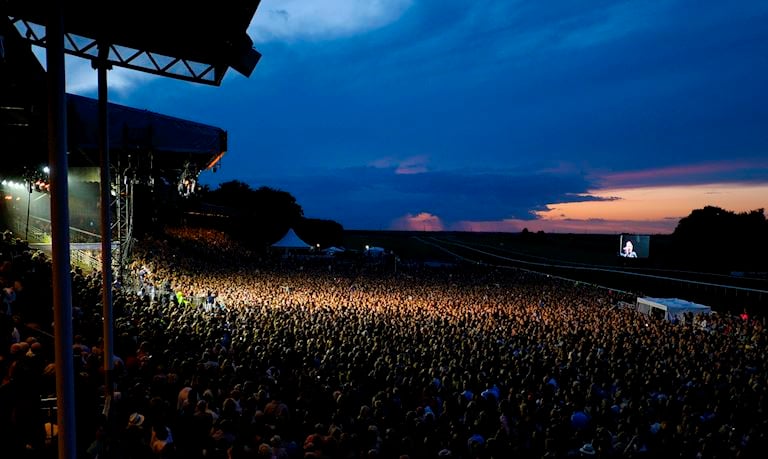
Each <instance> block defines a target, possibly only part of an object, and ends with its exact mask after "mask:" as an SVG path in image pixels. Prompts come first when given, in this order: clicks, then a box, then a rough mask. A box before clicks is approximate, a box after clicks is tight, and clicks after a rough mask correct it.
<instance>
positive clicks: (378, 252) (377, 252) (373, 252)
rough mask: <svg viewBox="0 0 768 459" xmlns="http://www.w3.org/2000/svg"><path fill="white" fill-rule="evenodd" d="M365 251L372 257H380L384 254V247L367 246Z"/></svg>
mask: <svg viewBox="0 0 768 459" xmlns="http://www.w3.org/2000/svg"><path fill="white" fill-rule="evenodd" d="M365 253H366V255H368V256H371V257H380V256H383V255H384V249H383V248H382V247H375V246H370V247H368V246H366V247H365Z"/></svg>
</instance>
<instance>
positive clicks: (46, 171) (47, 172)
mask: <svg viewBox="0 0 768 459" xmlns="http://www.w3.org/2000/svg"><path fill="white" fill-rule="evenodd" d="M43 172H45V173H46V174H50V173H51V169H50V168H49V167H48V166H45V167H43Z"/></svg>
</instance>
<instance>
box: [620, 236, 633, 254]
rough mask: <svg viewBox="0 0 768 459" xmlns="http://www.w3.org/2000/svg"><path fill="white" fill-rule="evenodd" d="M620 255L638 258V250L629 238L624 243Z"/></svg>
mask: <svg viewBox="0 0 768 459" xmlns="http://www.w3.org/2000/svg"><path fill="white" fill-rule="evenodd" d="M620 255H621V256H622V257H626V258H637V252H635V245H634V244H632V241H630V240H629V239H627V242H625V243H624V248H623V249H621V254H620Z"/></svg>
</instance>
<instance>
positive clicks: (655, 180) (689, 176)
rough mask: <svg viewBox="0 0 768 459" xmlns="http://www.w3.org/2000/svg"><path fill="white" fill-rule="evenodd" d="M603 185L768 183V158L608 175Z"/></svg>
mask: <svg viewBox="0 0 768 459" xmlns="http://www.w3.org/2000/svg"><path fill="white" fill-rule="evenodd" d="M597 181H598V182H599V183H600V187H601V188H637V187H655V186H661V185H679V184H691V185H693V184H706V183H725V182H730V183H768V161H765V160H727V161H712V162H703V163H698V164H695V163H694V164H683V165H674V166H667V167H658V168H650V169H639V170H634V171H623V172H615V173H609V174H604V175H602V177H600V178H599V179H598V180H597Z"/></svg>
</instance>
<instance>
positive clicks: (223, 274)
mask: <svg viewBox="0 0 768 459" xmlns="http://www.w3.org/2000/svg"><path fill="white" fill-rule="evenodd" d="M1 249H2V250H0V254H2V260H3V262H4V263H3V264H2V267H0V280H1V281H2V283H3V285H2V287H3V288H4V290H3V304H2V306H3V308H4V309H0V318H2V324H0V327H1V328H0V338H2V339H3V343H2V345H1V346H0V377H2V378H3V381H2V386H0V423H1V424H0V444H1V445H3V446H2V450H3V451H4V452H5V451H8V452H9V454H10V455H9V456H8V457H14V458H15V457H20V458H22V457H53V456H51V455H50V454H51V451H52V450H53V449H54V446H55V441H56V436H55V425H52V420H51V418H50V416H49V415H48V414H49V413H50V410H48V411H46V409H45V408H46V399H48V398H51V397H54V396H55V365H53V363H52V362H53V358H52V356H53V341H52V340H51V339H50V337H49V336H48V335H47V334H46V333H45V332H46V330H47V329H49V328H50V321H51V313H50V311H49V309H50V304H51V303H50V295H51V294H50V260H48V259H47V258H46V257H45V256H44V255H42V254H39V253H33V252H32V251H30V250H28V249H27V248H26V247H25V246H24V244H23V242H22V241H19V240H15V239H13V238H12V237H9V236H8V235H6V237H4V238H3V242H2V246H1ZM130 271H131V274H132V276H131V277H130V279H124V280H123V282H122V283H119V284H116V285H115V286H113V287H114V290H113V291H114V293H113V302H114V306H113V310H114V316H115V321H114V336H115V342H114V352H115V373H114V381H115V387H114V389H115V394H114V399H113V400H112V403H111V406H110V410H109V415H108V416H106V415H103V414H101V413H102V411H103V397H102V396H103V394H104V393H105V390H104V379H105V378H104V370H103V367H104V365H103V352H102V347H103V345H102V340H101V336H102V322H101V305H100V299H101V295H100V288H101V279H100V276H99V273H98V272H96V273H86V272H83V271H81V270H80V269H73V272H72V285H73V308H74V311H73V330H74V333H75V339H74V345H73V350H72V351H73V352H72V354H73V359H74V362H75V369H76V376H77V377H76V384H75V388H76V409H77V445H78V449H79V450H80V451H81V454H82V457H83V458H89V459H95V458H100V459H103V458H106V457H114V458H119V459H123V458H125V459H132V458H154V457H156V458H193V459H202V458H206V459H207V458H211V459H230V458H231V459H239V458H281V459H283V458H285V459H293V458H329V459H335V458H340V459H342V458H343V459H346V458H350V459H351V458H367V459H378V458H381V459H384V458H395V459H402V458H413V459H415V458H443V457H447V458H467V459H485V458H488V459H490V458H494V459H502V458H512V457H522V458H544V457H552V458H566V457H588V456H591V457H603V458H614V457H632V458H639V457H650V456H652V455H656V456H658V457H681V458H733V457H762V453H764V451H765V448H766V446H768V443H767V442H766V435H768V422H767V421H768V411H766V410H768V401H767V400H766V394H767V392H766V388H767V387H768V386H767V385H766V384H767V383H768V381H767V380H766V379H767V378H768V368H767V367H766V361H767V360H766V358H767V357H768V356H767V355H766V352H768V346H767V344H768V342H766V338H768V334H767V332H766V329H765V322H764V319H763V318H762V317H758V316H756V315H753V316H746V315H745V316H741V317H740V316H732V315H730V314H717V313H715V314H711V315H708V316H687V317H685V319H684V320H681V321H678V322H676V323H672V322H669V321H666V320H663V319H653V318H651V317H649V316H648V315H645V314H642V313H640V312H638V311H637V310H636V309H634V308H632V307H629V306H628V305H629V304H632V303H633V300H634V298H633V297H631V296H628V295H626V294H620V293H617V292H615V291H610V290H606V289H601V288H598V287H595V286H592V285H586V284H583V283H578V282H572V281H566V280H563V279H555V278H550V277H547V276H544V275H539V274H536V273H528V272H523V271H514V270H497V269H494V268H491V267H487V266H458V267H447V268H439V269H427V268H416V267H412V268H411V269H408V270H401V271H399V272H397V273H393V272H390V271H384V270H379V269H377V268H376V267H375V266H369V265H365V264H361V265H344V266H339V267H333V268H332V269H329V268H328V267H327V266H325V265H323V266H322V268H315V267H313V266H311V265H304V266H296V265H292V264H290V263H273V262H272V261H271V260H270V259H268V258H263V259H260V260H254V259H253V256H252V254H249V253H246V252H244V251H243V250H242V248H240V247H239V246H238V244H236V243H235V242H233V241H231V240H230V239H228V238H227V237H226V236H225V235H223V234H221V233H218V232H215V231H210V230H190V229H185V230H179V229H177V230H174V231H172V232H169V233H166V235H165V236H163V237H156V238H147V239H146V240H145V241H142V243H140V244H139V245H138V246H137V247H136V249H135V253H134V261H133V264H132V265H131V270H130ZM46 288H47V289H46ZM54 421H55V419H54ZM45 454H48V456H45ZM3 457H6V456H5V454H3Z"/></svg>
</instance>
